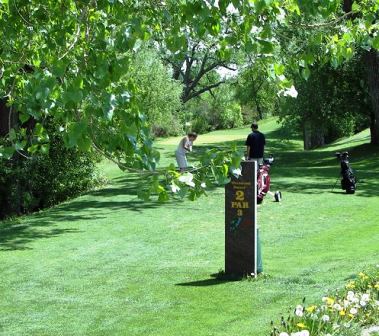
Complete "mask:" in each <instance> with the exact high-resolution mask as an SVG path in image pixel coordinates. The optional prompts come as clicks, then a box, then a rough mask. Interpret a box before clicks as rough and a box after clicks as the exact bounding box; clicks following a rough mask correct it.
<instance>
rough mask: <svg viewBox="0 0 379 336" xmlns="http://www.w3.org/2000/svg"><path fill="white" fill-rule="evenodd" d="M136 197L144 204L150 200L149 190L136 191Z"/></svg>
mask: <svg viewBox="0 0 379 336" xmlns="http://www.w3.org/2000/svg"><path fill="white" fill-rule="evenodd" d="M137 196H138V198H139V199H140V200H143V201H145V202H147V201H149V200H150V196H151V195H150V191H149V190H147V191H146V190H138V191H137Z"/></svg>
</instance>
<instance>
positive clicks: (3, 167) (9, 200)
mask: <svg viewBox="0 0 379 336" xmlns="http://www.w3.org/2000/svg"><path fill="white" fill-rule="evenodd" d="M47 127H49V128H54V126H52V125H49V126H47ZM50 134H52V136H51V139H50V150H49V152H48V153H47V154H45V155H43V154H39V155H35V156H32V157H31V158H25V157H23V156H21V155H19V154H16V155H14V156H13V158H12V159H10V160H0V218H5V217H7V216H12V215H18V214H23V213H28V212H32V211H36V210H39V209H42V208H46V207H50V206H52V205H54V204H57V203H59V202H62V201H65V200H67V199H69V198H72V197H75V196H77V195H79V194H81V193H83V192H85V191H87V190H89V189H91V188H93V187H94V186H96V185H98V184H100V183H101V177H100V175H99V174H98V172H97V170H96V157H95V155H94V154H93V153H92V154H91V153H82V152H80V151H78V150H76V149H67V148H65V146H64V142H63V139H62V137H61V136H60V134H59V131H58V130H53V131H52V133H50Z"/></svg>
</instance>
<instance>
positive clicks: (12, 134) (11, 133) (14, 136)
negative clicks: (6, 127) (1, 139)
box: [8, 128, 17, 141]
mask: <svg viewBox="0 0 379 336" xmlns="http://www.w3.org/2000/svg"><path fill="white" fill-rule="evenodd" d="M8 138H9V141H15V140H16V139H17V133H16V131H15V130H14V128H11V130H10V131H9V134H8Z"/></svg>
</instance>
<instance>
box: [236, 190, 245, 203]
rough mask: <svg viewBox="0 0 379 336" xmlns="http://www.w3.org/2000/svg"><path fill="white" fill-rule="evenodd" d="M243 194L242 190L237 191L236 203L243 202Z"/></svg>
mask: <svg viewBox="0 0 379 336" xmlns="http://www.w3.org/2000/svg"><path fill="white" fill-rule="evenodd" d="M244 200H245V193H244V192H243V191H242V190H237V192H236V201H244Z"/></svg>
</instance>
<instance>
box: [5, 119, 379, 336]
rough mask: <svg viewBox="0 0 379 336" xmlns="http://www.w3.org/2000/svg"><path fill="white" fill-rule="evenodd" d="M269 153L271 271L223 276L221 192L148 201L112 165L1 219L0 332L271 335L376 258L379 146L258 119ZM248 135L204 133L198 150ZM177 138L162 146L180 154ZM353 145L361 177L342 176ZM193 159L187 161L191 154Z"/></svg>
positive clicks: (266, 220) (165, 152)
mask: <svg viewBox="0 0 379 336" xmlns="http://www.w3.org/2000/svg"><path fill="white" fill-rule="evenodd" d="M260 128H261V130H262V131H263V132H264V133H265V134H266V136H267V140H268V146H267V147H268V148H267V152H268V153H269V152H271V153H273V154H274V155H275V158H276V162H275V165H274V166H273V167H272V174H271V177H272V190H273V191H275V190H281V191H282V193H283V202H282V203H280V204H279V203H275V202H273V201H272V199H270V198H269V197H267V198H266V199H265V200H264V203H263V205H262V206H260V207H259V210H258V212H259V214H258V215H259V217H258V221H259V225H260V232H261V240H262V245H263V262H264V272H265V274H266V276H265V277H260V278H259V279H258V280H257V281H248V280H242V281H231V282H227V281H219V280H217V279H215V277H214V274H215V273H217V272H218V271H219V270H221V269H223V268H224V191H223V188H217V189H215V190H213V191H212V192H210V193H209V196H208V197H203V198H201V199H200V200H197V201H195V202H190V201H183V202H178V201H172V202H169V203H167V204H163V205H162V204H158V203H155V202H147V203H143V202H141V201H139V200H138V199H137V197H136V196H135V194H136V191H137V190H138V189H139V188H141V185H142V183H143V181H142V180H141V179H140V178H138V177H137V176H135V175H130V174H124V173H122V172H120V171H119V170H118V169H117V168H116V167H115V166H113V165H112V164H108V163H104V164H103V165H102V169H103V170H104V171H105V173H106V174H107V175H108V176H109V177H110V178H111V180H110V184H109V185H108V186H107V187H106V188H104V189H101V190H97V191H94V192H91V193H89V194H87V195H85V196H82V197H79V198H77V199H75V200H72V201H70V202H67V203H64V204H62V205H60V206H57V207H55V208H53V209H49V210H46V211H43V212H41V213H38V214H34V215H32V216H25V217H23V218H20V219H18V220H16V221H5V222H0V335H6V336H23V335H28V336H29V335H38V336H39V335H99V336H100V335H101V336H103V335H127V336H134V335H136V336H137V335H144V336H147V335H156V336H164V335H173V336H174V335H175V336H176V335H178V336H193V335H196V336H205V335H207V336H210V335H217V336H219V335H228V336H229V335H253V336H260V335H268V334H269V330H270V321H271V320H276V321H278V320H280V317H281V316H282V315H284V316H286V315H287V313H288V311H289V309H290V307H294V306H295V305H296V304H298V303H300V302H301V300H302V299H303V297H305V298H306V302H308V303H309V304H310V303H313V302H318V301H320V299H321V297H322V296H323V295H324V294H326V293H327V292H328V291H334V290H335V289H337V288H339V287H342V286H343V285H344V283H346V281H347V279H349V278H351V277H353V276H354V274H356V273H357V272H359V271H360V270H362V269H364V268H365V267H366V266H367V265H372V264H378V263H379V258H378V256H379V251H378V250H379V249H378V246H379V228H378V215H379V182H378V173H379V168H378V166H379V153H378V149H375V148H373V147H371V146H369V145H368V144H367V142H368V141H369V138H368V132H363V133H360V134H358V135H356V136H354V137H352V138H349V139H342V140H340V141H339V142H337V143H335V144H333V145H331V146H329V147H326V148H323V149H321V150H317V151H303V150H302V144H301V141H300V139H298V138H296V137H294V136H292V135H291V134H290V132H287V131H285V130H282V129H280V127H279V126H278V125H277V124H276V121H275V120H274V119H270V120H267V121H265V122H262V123H261V125H260ZM248 132H249V129H248V128H244V129H236V130H230V131H217V132H212V133H210V134H207V135H201V136H200V137H199V138H198V140H197V142H196V143H195V152H194V153H193V156H192V160H194V159H195V158H196V157H197V156H198V155H199V154H200V153H201V152H202V151H205V150H207V149H209V148H211V147H212V148H213V147H219V148H222V147H223V146H226V145H228V144H229V143H231V142H233V141H237V142H238V143H239V144H240V145H241V146H243V143H244V139H245V137H246V135H247V134H248ZM179 139H180V138H170V139H165V140H160V141H158V142H157V147H158V148H159V149H161V151H162V164H163V165H165V164H169V163H170V162H174V154H173V152H174V150H175V148H176V145H177V143H178V141H179ZM342 149H349V150H351V162H352V165H353V167H354V168H355V169H356V170H357V174H358V177H359V179H360V183H359V184H358V191H357V193H356V194H355V195H346V194H344V193H343V192H342V191H341V190H340V188H339V184H337V186H336V188H334V190H332V188H333V185H334V183H335V181H336V179H337V176H338V174H339V166H338V162H337V160H336V159H335V158H334V156H333V153H334V152H335V151H336V150H342ZM190 160H191V158H190Z"/></svg>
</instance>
